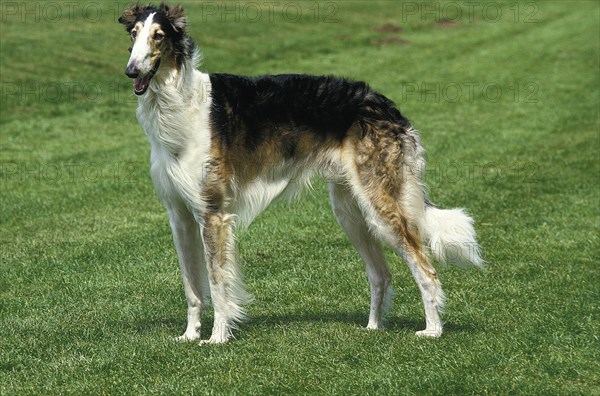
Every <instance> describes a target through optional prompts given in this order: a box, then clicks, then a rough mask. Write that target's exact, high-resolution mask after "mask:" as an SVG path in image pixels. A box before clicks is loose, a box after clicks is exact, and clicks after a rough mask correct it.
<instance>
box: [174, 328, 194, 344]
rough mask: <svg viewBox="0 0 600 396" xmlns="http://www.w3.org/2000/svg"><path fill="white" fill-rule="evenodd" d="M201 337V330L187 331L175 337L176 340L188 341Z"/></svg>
mask: <svg viewBox="0 0 600 396" xmlns="http://www.w3.org/2000/svg"><path fill="white" fill-rule="evenodd" d="M199 338H200V333H199V332H194V333H188V332H187V331H186V332H185V333H184V334H183V335H180V336H179V337H175V341H179V342H187V341H195V340H197V339H199Z"/></svg>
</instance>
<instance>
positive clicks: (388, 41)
mask: <svg viewBox="0 0 600 396" xmlns="http://www.w3.org/2000/svg"><path fill="white" fill-rule="evenodd" d="M371 44H372V45H375V46H384V45H408V44H410V41H408V40H404V39H401V38H399V37H386V38H382V39H378V40H372V41H371Z"/></svg>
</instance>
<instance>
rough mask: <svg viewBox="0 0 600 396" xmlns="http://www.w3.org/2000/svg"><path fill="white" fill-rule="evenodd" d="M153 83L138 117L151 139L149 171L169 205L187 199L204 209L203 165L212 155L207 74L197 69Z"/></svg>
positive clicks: (196, 206) (189, 205)
mask: <svg viewBox="0 0 600 396" xmlns="http://www.w3.org/2000/svg"><path fill="white" fill-rule="evenodd" d="M157 77H158V76H157ZM161 77H162V76H161ZM164 78H165V79H168V78H170V76H165V77H164ZM153 84H154V81H152V82H151V85H150V88H149V90H148V91H149V92H147V93H146V95H144V96H143V97H142V98H140V102H139V106H138V109H137V117H138V120H139V122H140V124H141V125H142V128H143V129H144V131H145V132H146V135H147V136H148V140H149V141H150V149H151V152H150V174H151V176H152V180H153V181H154V186H155V188H156V192H157V194H158V196H159V197H160V198H161V200H162V201H163V203H164V204H165V205H166V206H167V207H170V206H173V205H181V204H185V205H187V206H188V207H189V209H191V210H193V211H199V212H201V211H202V210H203V208H204V204H203V202H202V199H201V197H202V194H201V192H202V191H201V189H202V184H203V179H204V177H205V175H204V169H205V164H206V162H207V161H208V159H209V156H210V135H211V133H210V124H209V122H210V120H209V117H210V106H211V98H210V88H211V86H210V79H209V76H208V75H207V74H204V73H201V72H199V71H193V72H192V73H190V75H189V77H188V78H186V79H185V80H183V79H181V80H174V81H173V83H170V84H161V86H160V88H158V84H157V85H156V86H153ZM153 88H156V90H153Z"/></svg>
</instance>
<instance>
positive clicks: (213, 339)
mask: <svg viewBox="0 0 600 396" xmlns="http://www.w3.org/2000/svg"><path fill="white" fill-rule="evenodd" d="M228 339H229V338H226V337H215V336H214V335H213V336H212V337H210V338H209V339H208V340H202V341H200V345H208V344H212V345H219V344H224V343H226V342H227V340H228Z"/></svg>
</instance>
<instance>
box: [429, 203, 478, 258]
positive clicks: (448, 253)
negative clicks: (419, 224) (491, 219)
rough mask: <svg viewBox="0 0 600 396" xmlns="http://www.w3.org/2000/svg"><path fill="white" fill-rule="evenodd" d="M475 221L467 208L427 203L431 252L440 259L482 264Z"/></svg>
mask: <svg viewBox="0 0 600 396" xmlns="http://www.w3.org/2000/svg"><path fill="white" fill-rule="evenodd" d="M473 223H474V220H473V218H472V217H471V216H469V215H468V214H467V213H466V212H465V211H464V209H438V208H436V207H434V206H430V205H427V206H426V209H425V222H424V233H425V237H426V240H427V242H428V246H429V251H430V252H431V254H432V256H433V257H434V258H435V259H436V260H437V261H439V262H440V263H448V264H455V265H458V266H460V267H466V266H469V265H473V266H475V267H478V268H483V266H484V261H483V259H482V258H481V248H480V247H479V244H478V243H477V239H476V234H475V229H474V227H473Z"/></svg>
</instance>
